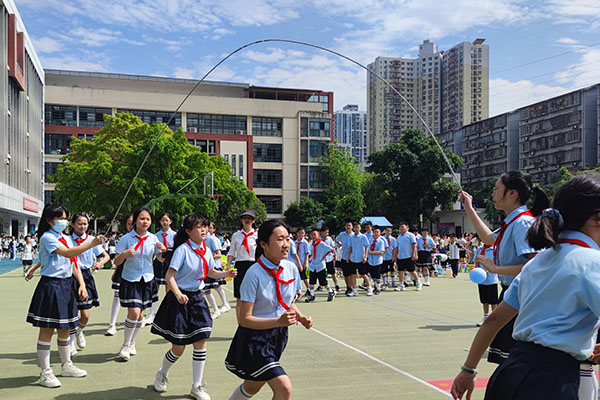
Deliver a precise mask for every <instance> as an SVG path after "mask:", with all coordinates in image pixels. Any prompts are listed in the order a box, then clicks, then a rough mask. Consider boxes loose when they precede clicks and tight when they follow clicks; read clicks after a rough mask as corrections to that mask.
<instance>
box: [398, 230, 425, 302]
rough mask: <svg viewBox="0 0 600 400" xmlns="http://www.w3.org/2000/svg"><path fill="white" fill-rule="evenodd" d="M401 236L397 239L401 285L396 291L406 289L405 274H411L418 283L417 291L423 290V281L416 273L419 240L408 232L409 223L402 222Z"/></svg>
mask: <svg viewBox="0 0 600 400" xmlns="http://www.w3.org/2000/svg"><path fill="white" fill-rule="evenodd" d="M399 230H400V234H399V235H398V237H397V238H396V249H397V253H396V265H397V266H398V279H399V280H400V284H399V285H398V287H397V288H395V289H394V290H395V291H403V290H405V289H406V286H407V284H406V282H405V278H404V272H408V273H410V275H411V276H412V278H413V280H415V281H416V283H417V290H421V281H420V280H419V275H417V273H416V272H415V261H416V260H417V258H418V256H417V239H416V238H415V235H414V234H412V233H411V232H409V231H408V223H406V222H401V223H400V226H399Z"/></svg>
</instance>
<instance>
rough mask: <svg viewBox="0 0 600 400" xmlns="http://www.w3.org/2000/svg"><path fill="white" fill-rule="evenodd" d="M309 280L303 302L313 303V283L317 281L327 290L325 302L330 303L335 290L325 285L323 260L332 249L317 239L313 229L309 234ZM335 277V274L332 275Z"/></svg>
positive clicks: (325, 271)
mask: <svg viewBox="0 0 600 400" xmlns="http://www.w3.org/2000/svg"><path fill="white" fill-rule="evenodd" d="M310 239H311V240H312V242H311V243H310V264H308V269H309V270H310V280H309V286H308V295H307V296H306V299H305V300H304V301H305V302H307V303H309V302H311V301H315V283H317V279H318V280H319V285H320V286H321V287H324V288H325V289H327V291H328V294H327V301H332V300H333V299H334V298H335V290H333V289H332V288H330V287H329V286H328V283H327V268H326V265H325V264H326V263H325V258H326V257H327V256H328V255H329V254H331V253H333V251H334V249H333V247H331V246H330V245H328V244H327V243H326V242H325V241H324V240H321V238H320V237H319V230H318V229H313V230H312V231H311V232H310ZM334 275H335V274H334Z"/></svg>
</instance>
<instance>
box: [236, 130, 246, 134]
mask: <svg viewBox="0 0 600 400" xmlns="http://www.w3.org/2000/svg"><path fill="white" fill-rule="evenodd" d="M235 134H236V135H243V134H244V131H243V130H242V129H237V130H236V131H235Z"/></svg>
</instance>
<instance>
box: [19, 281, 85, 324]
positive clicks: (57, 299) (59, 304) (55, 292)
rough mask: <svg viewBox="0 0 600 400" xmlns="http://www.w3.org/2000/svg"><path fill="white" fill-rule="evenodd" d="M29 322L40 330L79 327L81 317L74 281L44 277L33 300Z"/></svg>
mask: <svg viewBox="0 0 600 400" xmlns="http://www.w3.org/2000/svg"><path fill="white" fill-rule="evenodd" d="M27 322H29V323H31V324H32V325H33V326H37V327H39V328H56V329H71V328H75V327H77V326H78V325H79V316H78V313H77V299H76V297H75V294H74V293H73V279H72V278H71V277H69V278H50V277H47V276H42V277H41V279H40V281H39V282H38V284H37V286H36V288H35V292H34V293H33V297H32V298H31V304H30V305H29V311H28V312H27Z"/></svg>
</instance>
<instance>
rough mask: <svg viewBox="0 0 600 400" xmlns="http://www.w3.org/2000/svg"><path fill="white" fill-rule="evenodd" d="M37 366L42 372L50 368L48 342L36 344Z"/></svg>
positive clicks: (39, 341)
mask: <svg viewBox="0 0 600 400" xmlns="http://www.w3.org/2000/svg"><path fill="white" fill-rule="evenodd" d="M37 356H38V364H39V365H40V368H41V369H42V371H44V370H46V369H48V368H50V342H42V341H41V340H38V342H37Z"/></svg>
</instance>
